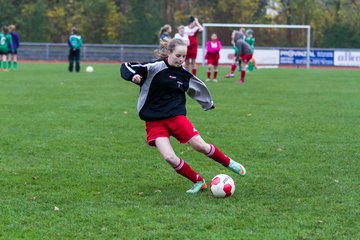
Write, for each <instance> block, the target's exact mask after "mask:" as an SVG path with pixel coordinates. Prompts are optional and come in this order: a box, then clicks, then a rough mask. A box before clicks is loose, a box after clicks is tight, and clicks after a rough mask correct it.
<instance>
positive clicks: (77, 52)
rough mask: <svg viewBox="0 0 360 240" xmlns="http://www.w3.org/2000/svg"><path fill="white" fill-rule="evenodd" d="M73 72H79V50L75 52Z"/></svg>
mask: <svg viewBox="0 0 360 240" xmlns="http://www.w3.org/2000/svg"><path fill="white" fill-rule="evenodd" d="M75 64H76V65H75V70H76V72H79V71H80V49H77V50H76V51H75Z"/></svg>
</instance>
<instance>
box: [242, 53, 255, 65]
mask: <svg viewBox="0 0 360 240" xmlns="http://www.w3.org/2000/svg"><path fill="white" fill-rule="evenodd" d="M252 56H253V55H252V54H241V55H240V58H241V61H243V62H244V63H248V62H249V61H250V60H251V59H252Z"/></svg>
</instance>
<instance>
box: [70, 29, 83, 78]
mask: <svg viewBox="0 0 360 240" xmlns="http://www.w3.org/2000/svg"><path fill="white" fill-rule="evenodd" d="M68 45H69V72H72V71H73V69H74V59H75V64H76V65H75V70H76V72H79V71H80V48H81V45H82V38H81V36H80V35H78V34H77V30H76V28H75V27H73V28H72V29H71V35H70V36H69V39H68Z"/></svg>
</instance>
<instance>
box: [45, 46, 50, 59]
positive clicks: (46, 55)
mask: <svg viewBox="0 0 360 240" xmlns="http://www.w3.org/2000/svg"><path fill="white" fill-rule="evenodd" d="M45 49H46V50H45V58H46V60H49V44H48V43H47V44H46V47H45Z"/></svg>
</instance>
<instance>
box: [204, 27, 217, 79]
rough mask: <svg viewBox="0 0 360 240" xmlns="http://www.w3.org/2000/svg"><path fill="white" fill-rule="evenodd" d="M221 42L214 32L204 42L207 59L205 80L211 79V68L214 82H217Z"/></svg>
mask: <svg viewBox="0 0 360 240" xmlns="http://www.w3.org/2000/svg"><path fill="white" fill-rule="evenodd" d="M220 50H221V42H220V41H219V40H218V37H217V35H216V34H215V33H213V34H212V35H211V40H210V41H208V42H207V44H206V55H205V59H207V65H208V69H207V79H206V81H210V80H211V68H213V69H214V79H213V81H214V82H217V79H216V78H217V74H218V66H219V58H220Z"/></svg>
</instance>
